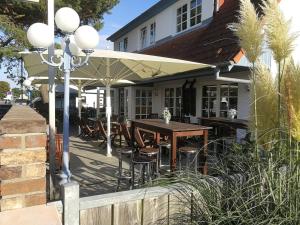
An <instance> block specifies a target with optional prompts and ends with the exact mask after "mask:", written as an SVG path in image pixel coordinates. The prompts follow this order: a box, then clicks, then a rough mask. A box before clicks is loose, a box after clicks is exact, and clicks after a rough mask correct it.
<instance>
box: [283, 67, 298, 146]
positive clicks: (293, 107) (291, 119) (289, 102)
mask: <svg viewBox="0 0 300 225" xmlns="http://www.w3.org/2000/svg"><path fill="white" fill-rule="evenodd" d="M299 87H300V67H299V66H296V65H295V64H294V63H293V62H291V63H289V64H288V66H287V69H286V74H285V76H284V89H285V93H284V94H285V104H286V108H287V111H288V124H289V128H290V132H291V135H292V137H293V138H294V139H295V140H296V141H297V142H300V89H299Z"/></svg>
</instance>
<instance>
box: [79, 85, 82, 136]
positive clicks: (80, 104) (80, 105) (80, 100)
mask: <svg viewBox="0 0 300 225" xmlns="http://www.w3.org/2000/svg"><path fill="white" fill-rule="evenodd" d="M81 107H82V99H81V80H79V82H78V118H79V120H81ZM79 123H80V121H79ZM80 134H81V129H80V125H78V135H80Z"/></svg>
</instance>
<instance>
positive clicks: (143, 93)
mask: <svg viewBox="0 0 300 225" xmlns="http://www.w3.org/2000/svg"><path fill="white" fill-rule="evenodd" d="M142 97H143V98H144V97H146V91H145V90H142Z"/></svg>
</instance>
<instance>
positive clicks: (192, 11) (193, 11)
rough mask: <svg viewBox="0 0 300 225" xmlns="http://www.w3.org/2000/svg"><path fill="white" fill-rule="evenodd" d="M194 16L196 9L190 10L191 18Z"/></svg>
mask: <svg viewBox="0 0 300 225" xmlns="http://www.w3.org/2000/svg"><path fill="white" fill-rule="evenodd" d="M194 16H196V9H192V10H191V17H194Z"/></svg>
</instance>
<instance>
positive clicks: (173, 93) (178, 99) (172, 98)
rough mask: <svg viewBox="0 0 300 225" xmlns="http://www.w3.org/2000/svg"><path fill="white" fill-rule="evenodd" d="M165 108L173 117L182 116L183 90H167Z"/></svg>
mask: <svg viewBox="0 0 300 225" xmlns="http://www.w3.org/2000/svg"><path fill="white" fill-rule="evenodd" d="M165 107H167V108H168V109H169V111H170V113H171V115H173V116H181V110H182V88H165Z"/></svg>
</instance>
